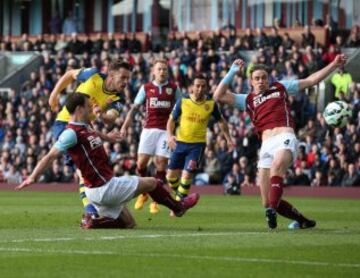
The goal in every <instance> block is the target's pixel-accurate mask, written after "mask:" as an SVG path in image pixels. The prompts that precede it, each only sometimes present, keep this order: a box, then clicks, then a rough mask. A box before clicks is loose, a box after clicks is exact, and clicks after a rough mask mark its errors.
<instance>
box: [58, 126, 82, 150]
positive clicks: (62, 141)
mask: <svg viewBox="0 0 360 278" xmlns="http://www.w3.org/2000/svg"><path fill="white" fill-rule="evenodd" d="M76 143H77V137H76V132H75V131H74V130H73V129H71V128H67V129H65V130H64V131H63V132H62V133H61V135H60V137H59V139H58V140H57V141H56V142H55V144H54V147H55V148H56V149H58V150H59V151H61V152H66V151H67V150H68V149H70V148H71V147H73V146H75V145H76Z"/></svg>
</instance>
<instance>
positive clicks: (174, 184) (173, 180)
mask: <svg viewBox="0 0 360 278" xmlns="http://www.w3.org/2000/svg"><path fill="white" fill-rule="evenodd" d="M166 179H167V181H168V184H169V186H170V187H171V189H172V190H174V191H176V190H177V189H178V187H179V185H180V179H179V178H178V177H175V178H170V177H167V178H166Z"/></svg>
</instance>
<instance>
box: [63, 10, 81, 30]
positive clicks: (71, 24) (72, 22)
mask: <svg viewBox="0 0 360 278" xmlns="http://www.w3.org/2000/svg"><path fill="white" fill-rule="evenodd" d="M62 31H63V33H64V34H65V35H70V34H72V33H77V31H78V30H77V22H76V19H75V17H74V16H73V12H72V11H69V12H68V16H67V17H66V18H65V20H64V24H63V30H62Z"/></svg>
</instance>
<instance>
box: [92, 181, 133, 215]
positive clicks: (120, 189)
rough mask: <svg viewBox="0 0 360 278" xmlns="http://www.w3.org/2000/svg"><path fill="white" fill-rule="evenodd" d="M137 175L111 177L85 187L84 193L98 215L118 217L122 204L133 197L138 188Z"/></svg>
mask: <svg viewBox="0 0 360 278" xmlns="http://www.w3.org/2000/svg"><path fill="white" fill-rule="evenodd" d="M138 184H139V178H138V177H137V176H123V177H113V178H112V179H111V180H109V181H108V182H107V183H106V184H104V185H103V186H100V187H95V188H86V189H85V194H86V196H87V197H88V198H89V200H90V201H91V203H92V204H93V205H94V206H95V208H96V209H97V211H98V213H99V215H100V216H106V217H111V218H114V219H115V218H118V217H119V215H120V213H121V211H122V209H123V208H124V206H125V205H126V204H127V203H128V202H129V201H130V200H131V199H132V198H134V195H135V192H136V190H137V188H138Z"/></svg>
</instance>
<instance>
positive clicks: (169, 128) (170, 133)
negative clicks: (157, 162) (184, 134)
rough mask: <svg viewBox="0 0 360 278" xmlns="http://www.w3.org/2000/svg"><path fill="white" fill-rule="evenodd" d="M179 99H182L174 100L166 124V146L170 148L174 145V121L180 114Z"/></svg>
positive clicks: (173, 147) (172, 148)
mask: <svg viewBox="0 0 360 278" xmlns="http://www.w3.org/2000/svg"><path fill="white" fill-rule="evenodd" d="M181 101H182V99H181V98H180V99H178V100H177V101H176V104H175V106H174V109H173V111H172V112H171V114H170V116H169V119H168V121H167V124H166V133H167V138H168V146H169V148H170V149H171V150H174V149H175V147H176V136H175V129H176V122H177V121H178V120H179V118H180V115H181Z"/></svg>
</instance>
